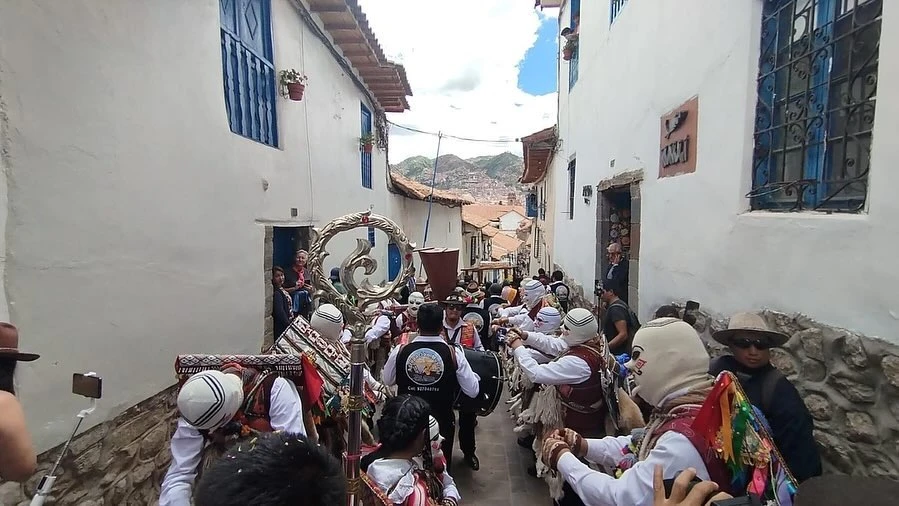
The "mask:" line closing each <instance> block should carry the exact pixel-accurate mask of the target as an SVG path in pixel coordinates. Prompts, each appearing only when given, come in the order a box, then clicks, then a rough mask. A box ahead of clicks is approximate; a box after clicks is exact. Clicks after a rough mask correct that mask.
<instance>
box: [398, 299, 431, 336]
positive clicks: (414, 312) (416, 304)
mask: <svg viewBox="0 0 899 506" xmlns="http://www.w3.org/2000/svg"><path fill="white" fill-rule="evenodd" d="M424 303H425V296H424V294H423V293H421V292H412V293H410V294H409V304H408V308H406V311H405V313H404V314H403V322H402V326H401V327H400V331H401V332H403V333H404V334H405V333H406V332H418V308H420V307H421V305H422V304H424Z"/></svg>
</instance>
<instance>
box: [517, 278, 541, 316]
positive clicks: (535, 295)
mask: <svg viewBox="0 0 899 506" xmlns="http://www.w3.org/2000/svg"><path fill="white" fill-rule="evenodd" d="M521 289H522V291H523V294H522V296H521V300H522V301H523V302H524V305H525V306H527V307H528V309H530V308H533V307H534V306H536V305H537V303H538V302H540V300H541V299H542V298H543V296H544V295H546V287H544V286H543V283H541V282H539V281H537V280H536V279H529V280H527V281H525V282H524V284H522V285H521Z"/></svg>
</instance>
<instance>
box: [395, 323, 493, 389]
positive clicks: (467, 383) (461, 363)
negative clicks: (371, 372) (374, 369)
mask: <svg viewBox="0 0 899 506" xmlns="http://www.w3.org/2000/svg"><path fill="white" fill-rule="evenodd" d="M415 342H416V343H442V344H444V345H446V346H449V345H448V344H446V341H444V340H443V338H442V337H441V336H421V335H420V336H418V337H416V338H415ZM401 348H402V346H394V348H393V350H392V351H391V352H390V356H389V357H387V363H385V364H384V369H383V370H382V371H381V380H382V381H383V382H384V384H385V385H387V386H393V385H396V357H398V356H399V354H400V349H401ZM452 349H453V351H454V352H455V353H456V380H457V381H458V382H459V388H461V389H462V393H463V394H465V395H467V396H469V397H471V398H475V397H477V396H478V393H479V392H480V390H481V387H480V385H478V382H480V381H481V378H480V376H478V375H477V373H475V372H474V371H473V370H472V369H471V364H469V363H468V359H467V358H465V351H464V350H462V348H460V347H458V346H452Z"/></svg>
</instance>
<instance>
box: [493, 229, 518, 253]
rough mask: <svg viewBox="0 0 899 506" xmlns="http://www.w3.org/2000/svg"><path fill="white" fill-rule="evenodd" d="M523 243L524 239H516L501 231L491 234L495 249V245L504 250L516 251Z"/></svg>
mask: <svg viewBox="0 0 899 506" xmlns="http://www.w3.org/2000/svg"><path fill="white" fill-rule="evenodd" d="M522 244H524V241H522V240H520V239H516V238H514V237H512V236H509V235H506V234H504V233H502V232H500V233H498V234H496V235H495V236H493V248H494V250H495V249H496V247H497V246H499V247H500V248H502V249H504V250H506V251H518V248H520V247H521V245H522Z"/></svg>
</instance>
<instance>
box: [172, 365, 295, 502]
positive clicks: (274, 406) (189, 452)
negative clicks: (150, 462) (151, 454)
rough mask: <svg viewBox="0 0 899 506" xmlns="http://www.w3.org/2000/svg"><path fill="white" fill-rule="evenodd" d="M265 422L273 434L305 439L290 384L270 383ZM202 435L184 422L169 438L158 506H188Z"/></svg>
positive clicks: (180, 420)
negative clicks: (169, 453)
mask: <svg viewBox="0 0 899 506" xmlns="http://www.w3.org/2000/svg"><path fill="white" fill-rule="evenodd" d="M269 417H270V418H269V422H270V423H271V426H272V428H273V429H274V430H276V431H284V432H290V433H294V434H302V435H304V436H305V435H306V427H305V426H304V425H303V403H302V401H301V400H300V394H299V393H297V387H296V386H294V384H293V382H291V381H289V380H286V379H284V378H277V379H275V381H274V382H273V383H272V393H271V407H270V408H269ZM205 443H206V442H205V440H204V439H203V435H202V434H200V432H199V431H198V430H197V429H195V428H194V427H193V426H191V425H190V424H188V423H187V421H185V420H184V418H180V417H179V418H178V427H177V428H176V429H175V434H174V435H173V436H172V444H171V448H172V463H171V465H169V470H168V472H166V473H165V478H164V479H163V480H162V492H161V493H160V495H159V506H191V503H192V502H191V495H192V489H193V484H194V480H196V478H197V471H198V468H199V466H200V461H201V460H202V457H203V447H204V446H205Z"/></svg>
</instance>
